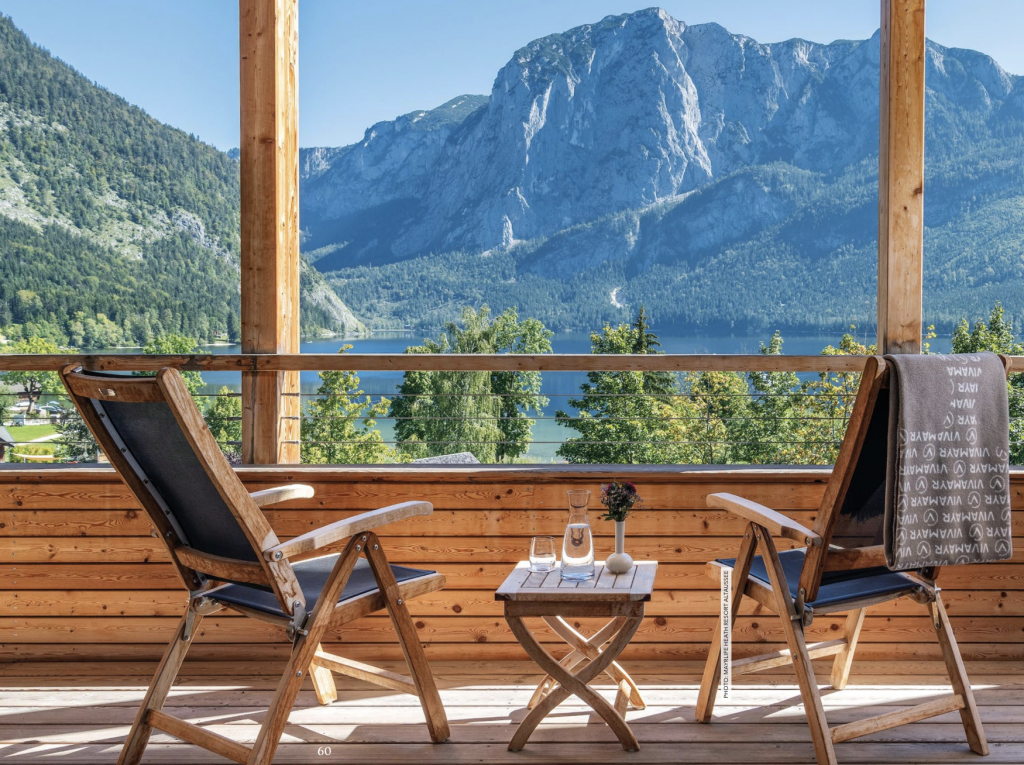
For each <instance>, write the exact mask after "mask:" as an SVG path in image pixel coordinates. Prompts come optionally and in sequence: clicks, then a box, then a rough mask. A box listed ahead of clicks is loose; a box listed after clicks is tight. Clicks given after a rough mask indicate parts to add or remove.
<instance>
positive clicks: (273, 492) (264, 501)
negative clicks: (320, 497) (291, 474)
mask: <svg viewBox="0 0 1024 765" xmlns="http://www.w3.org/2000/svg"><path fill="white" fill-rule="evenodd" d="M313 493H314V492H313V487H312V486H306V485H305V484H302V483H293V484H290V485H288V486H276V487H274V488H273V489H260V490H259V491H250V492H249V496H250V497H252V501H253V502H255V503H256V506H257V507H266V506H267V505H276V504H277V503H278V502H287V501H288V500H289V499H309V498H310V497H312V496H313Z"/></svg>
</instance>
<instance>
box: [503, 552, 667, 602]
mask: <svg viewBox="0 0 1024 765" xmlns="http://www.w3.org/2000/svg"><path fill="white" fill-rule="evenodd" d="M657 571H658V562H657V561H654V560H649V561H639V562H637V563H634V564H633V568H631V569H630V570H629V571H627V572H626V573H625V574H613V573H611V572H610V571H608V570H607V569H606V568H605V567H604V563H598V564H596V566H595V567H594V578H593V579H591V580H589V581H585V582H571V581H566V580H564V579H562V576H561V571H560V569H557V568H556V569H555V570H554V571H549V572H547V573H533V572H532V571H530V564H529V562H528V561H520V562H519V563H518V564H517V565H516V567H515V570H513V571H512V573H511V574H509V575H508V578H507V579H506V580H505V581H504V582H503V583H502V585H501V586H500V587H499V588H498V589H497V591H496V592H495V593H494V599H495V600H517V601H525V600H532V601H551V602H555V601H579V602H601V601H605V602H608V601H649V600H650V599H651V592H652V591H653V590H654V575H655V573H656V572H657Z"/></svg>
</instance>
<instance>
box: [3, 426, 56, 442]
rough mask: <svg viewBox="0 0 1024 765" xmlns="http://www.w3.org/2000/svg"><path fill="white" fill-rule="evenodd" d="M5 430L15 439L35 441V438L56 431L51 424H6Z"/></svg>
mask: <svg viewBox="0 0 1024 765" xmlns="http://www.w3.org/2000/svg"><path fill="white" fill-rule="evenodd" d="M7 430H8V431H9V432H10V434H11V437H12V438H13V439H14V440H15V441H19V442H20V441H35V440H36V439H37V438H42V437H43V436H49V435H51V434H53V433H56V432H57V429H56V428H55V427H53V426H52V425H18V426H12V425H8V426H7Z"/></svg>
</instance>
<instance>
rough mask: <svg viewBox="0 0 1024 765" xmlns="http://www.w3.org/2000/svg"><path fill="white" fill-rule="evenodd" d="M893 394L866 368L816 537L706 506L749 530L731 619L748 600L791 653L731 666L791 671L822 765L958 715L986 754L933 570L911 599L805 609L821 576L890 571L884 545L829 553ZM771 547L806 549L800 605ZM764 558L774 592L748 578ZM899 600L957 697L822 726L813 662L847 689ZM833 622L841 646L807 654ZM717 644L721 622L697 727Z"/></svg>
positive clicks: (735, 501) (796, 527)
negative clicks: (912, 607) (934, 650)
mask: <svg viewBox="0 0 1024 765" xmlns="http://www.w3.org/2000/svg"><path fill="white" fill-rule="evenodd" d="M1003 363H1004V365H1005V366H1006V369H1007V370H1009V363H1008V359H1006V358H1005V357H1004V358H1003ZM888 385H889V370H888V369H887V366H886V363H885V360H884V359H882V358H881V357H878V356H874V357H871V358H870V359H868V361H867V363H866V365H865V369H864V373H863V376H862V377H861V382H860V387H859V389H858V392H857V398H856V401H855V403H854V407H853V411H852V413H851V416H850V422H849V425H848V427H847V431H846V436H845V438H844V439H843V443H842V446H841V447H840V451H839V456H838V458H837V459H836V464H835V467H834V469H833V471H832V478H831V480H830V481H829V482H828V485H827V487H826V489H825V495H824V497H823V499H822V502H821V506H820V509H819V512H818V514H817V516H816V517H815V521H814V529H813V530H810V529H807V528H804V527H803V526H801V525H800V524H799V523H796V522H795V521H793V520H791V519H790V518H787V517H786V516H784V515H782V514H781V513H778V512H776V511H774V510H771V509H769V508H767V507H764V506H762V505H759V504H757V503H756V502H752V501H750V500H747V499H744V498H742V497H738V496H735V495H733V494H711V495H709V496H708V505H709V506H711V507H717V508H721V509H723V510H726V511H727V512H729V513H730V514H732V515H736V516H738V517H740V518H743V519H744V520H746V521H747V522H748V523H747V527H746V530H745V532H744V535H743V539H742V541H741V543H740V549H739V554H738V555H737V557H736V562H735V564H734V566H733V581H732V586H733V590H732V603H731V605H732V609H731V612H730V613H731V618H732V620H733V621H734V622H735V619H736V614H737V613H738V610H739V605H740V602H741V601H742V599H743V597H744V596H746V597H748V598H751V599H752V600H754V601H756V602H757V603H759V604H760V605H762V606H764V607H765V608H767V609H768V610H769V611H771V612H773V613H775V614H777V615H778V616H779V618H780V621H781V622H782V627H783V631H784V633H785V635H786V642H787V644H788V646H789V647H788V649H786V650H782V651H774V652H771V653H766V654H762V655H760V656H754V657H751V658H744V659H740V660H736V661H733V664H732V672H733V674H736V675H738V674H747V673H750V672H757V671H760V670H763V669H768V668H770V667H777V666H783V665H787V664H792V666H793V669H794V671H795V673H796V677H797V682H798V684H799V686H800V695H801V698H802V699H803V704H804V709H805V712H806V715H807V722H808V724H809V725H810V728H811V740H812V743H813V745H814V753H815V756H816V758H817V761H818V762H819V763H821V765H826V764H827V765H835V763H836V755H835V750H834V746H833V745H834V744H837V743H839V742H841V741H848V740H850V739H854V738H859V737H860V736H866V735H868V734H871V733H876V732H878V731H882V730H887V729H889V728H895V727H899V726H901V725H906V724H907V723H911V722H915V721H917V720H924V719H926V718H929V717H935V716H937V715H941V714H945V713H947V712H952V711H954V710H957V711H959V712H960V719H961V722H962V723H963V726H964V732H965V734H966V738H967V742H968V745H969V746H970V748H971V750H972V751H974V752H976V753H978V754H981V755H985V754H988V743H987V742H986V740H985V731H984V728H983V727H982V723H981V717H980V716H979V714H978V707H977V705H976V704H975V701H974V694H973V692H972V690H971V684H970V680H969V679H968V677H967V672H966V670H965V668H964V664H963V660H962V659H961V657H960V650H959V648H958V647H957V643H956V638H955V636H954V634H953V628H952V625H951V624H950V621H949V617H948V616H947V614H946V609H945V607H944V606H943V604H942V597H941V595H940V592H939V588H938V587H937V586H935V577H936V576H937V574H938V569H937V568H932V569H925V570H922V571H920V572H914V573H913V582H911V583H908V589H907V591H905V592H903V591H901V592H897V593H889V594H886V595H881V596H874V597H866V598H863V599H860V600H850V601H845V602H843V603H841V604H840V605H838V606H835V607H833V608H827V607H825V608H815V609H813V610H811V609H809V608H807V607H806V606H805V604H807V603H813V602H814V601H815V599H816V598H817V596H818V589H819V586H820V585H821V580H822V576H823V574H824V573H825V572H826V571H845V570H850V569H862V568H873V567H878V566H881V567H884V566H885V565H886V564H885V552H884V549H883V547H882V546H881V545H872V546H868V547H853V548H845V549H844V548H839V547H836V546H833V545H832V544H831V540H832V537H833V533H834V531H835V529H836V524H837V521H838V519H839V516H840V512H841V510H842V507H843V502H844V500H845V498H846V494H847V490H848V489H849V487H850V482H851V479H852V477H853V472H854V468H855V467H856V465H857V462H858V459H859V457H860V453H861V448H862V447H863V445H864V442H865V438H866V436H867V431H868V426H869V425H870V422H871V415H872V413H873V412H874V409H875V404H876V402H877V400H878V395H879V392H880V391H881V390H883V389H884V388H886V387H887V386H888ZM775 537H784V538H787V539H791V540H794V541H796V542H798V543H799V544H801V545H804V546H805V547H806V555H805V559H804V564H803V568H802V570H801V573H800V579H799V584H798V589H797V593H798V594H797V596H796V597H793V595H792V593H791V590H790V586H789V583H788V582H787V581H786V574H785V572H784V571H783V567H782V564H781V562H780V559H779V553H778V550H777V548H776V545H775V541H774V538H775ZM758 550H760V554H761V556H762V560H763V562H764V564H765V568H766V569H767V572H768V579H769V583H768V584H765V583H764V582H763V581H761V580H758V579H752V578H750V569H751V564H752V562H753V560H754V557H755V555H756V554H757V552H758ZM724 567H725V566H724V564H721V563H719V562H717V561H712V562H711V563H709V564H708V567H707V573H708V576H710V577H711V578H712V579H715V580H716V581H719V580H720V577H721V571H722V569H723V568H724ZM901 597H910V598H912V599H913V600H915V601H917V602H918V603H921V604H922V605H923V606H924V607H925V608H927V609H928V611H929V614H930V616H931V620H932V625H933V626H934V628H935V634H936V637H937V639H938V642H939V646H940V648H941V651H942V658H943V660H944V663H945V665H946V671H947V673H948V675H949V679H950V682H951V684H952V687H953V693H952V695H949V696H946V697H944V698H940V699H937V700H934V701H929V702H925V703H923V704H918V705H916V706H912V707H909V708H907V709H901V710H898V711H895V712H890V713H887V714H883V715H877V716H875V717H869V718H867V719H864V720H858V721H855V722H851V723H846V724H845V725H838V726H835V727H831V728H830V727H829V725H828V722H827V720H826V718H825V710H824V708H823V706H822V703H821V695H820V694H819V692H818V685H817V681H816V679H815V675H814V666H813V664H812V660H814V659H820V658H825V657H830V656H831V657H834V658H833V659H832V674H831V678H830V679H831V684H832V687H833V688H835V689H836V690H842V689H843V688H845V687H846V684H847V681H848V679H849V676H850V669H851V667H852V665H853V657H854V653H855V651H856V648H857V640H858V638H859V636H860V631H861V627H862V626H863V624H864V615H865V613H866V610H867V607H868V606H871V605H875V604H877V603H882V602H886V601H890V600H895V599H897V598H901ZM830 612H833V613H834V612H847V614H848V615H847V617H846V624H845V628H844V630H843V636H842V637H841V638H839V639H836V640H828V641H824V642H821V643H816V644H813V645H808V644H807V641H806V638H805V635H804V628H805V626H807V625H809V624H810V623H811V620H812V619H813V618H814V616H815V615H816V614H821V613H830ZM721 634H722V622H721V619H719V622H718V625H717V626H716V628H715V633H714V636H713V637H712V641H711V647H710V649H709V651H708V658H707V662H706V664H705V667H704V676H703V678H702V680H701V687H700V693H699V695H698V698H697V709H696V715H697V719H698V720H699V721H700V722H709V721H710V720H711V717H712V713H713V711H714V705H715V696H716V694H717V692H718V686H719V684H720V681H721V671H722V656H721V648H722V646H721Z"/></svg>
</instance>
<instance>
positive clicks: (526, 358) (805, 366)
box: [0, 353, 1024, 393]
mask: <svg viewBox="0 0 1024 765" xmlns="http://www.w3.org/2000/svg"><path fill="white" fill-rule="evenodd" d="M868 358H870V357H869V356H764V355H762V354H760V353H752V354H739V353H738V354H689V353H678V354H677V353H659V354H657V355H647V356H644V355H633V354H605V355H602V354H590V353H564V354H561V353H544V354H536V355H532V354H518V353H499V354H484V353H481V354H459V353H415V354H410V353H328V354H319V353H301V354H300V353H284V354H243V353H239V354H226V353H225V354H219V353H218V354H199V355H195V356H156V355H154V356H149V355H133V354H128V353H125V354H113V355H109V356H108V355H99V354H97V355H93V354H85V353H83V354H46V355H44V354H40V355H35V354H20V353H10V354H6V353H0V371H3V372H6V371H13V370H19V371H20V370H26V371H33V372H45V371H54V372H56V371H58V370H60V369H62V368H64V367H65V366H67V365H68V364H78V365H81V366H82V367H83V368H84V369H89V370H94V371H98V372H104V371H105V372H144V371H155V370H159V369H163V368H164V367H174V368H175V369H180V370H181V371H183V372H185V371H197V372H271V371H278V372H294V371H299V370H302V371H307V370H308V371H311V372H323V371H353V372H380V371H395V372H407V371H408V372H412V371H416V372H437V371H460V372H469V371H484V372H505V371H508V372H529V371H534V372H618V371H623V372H630V371H632V372H662V371H664V372H863V371H864V365H865V363H866V362H867V359H868ZM1007 358H1008V359H1009V361H1010V362H1011V364H1012V365H1013V366H1012V369H1013V370H1014V372H1013V373H1014V374H1019V373H1020V370H1024V356H1008V357H1007ZM57 392H58V393H61V391H57Z"/></svg>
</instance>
